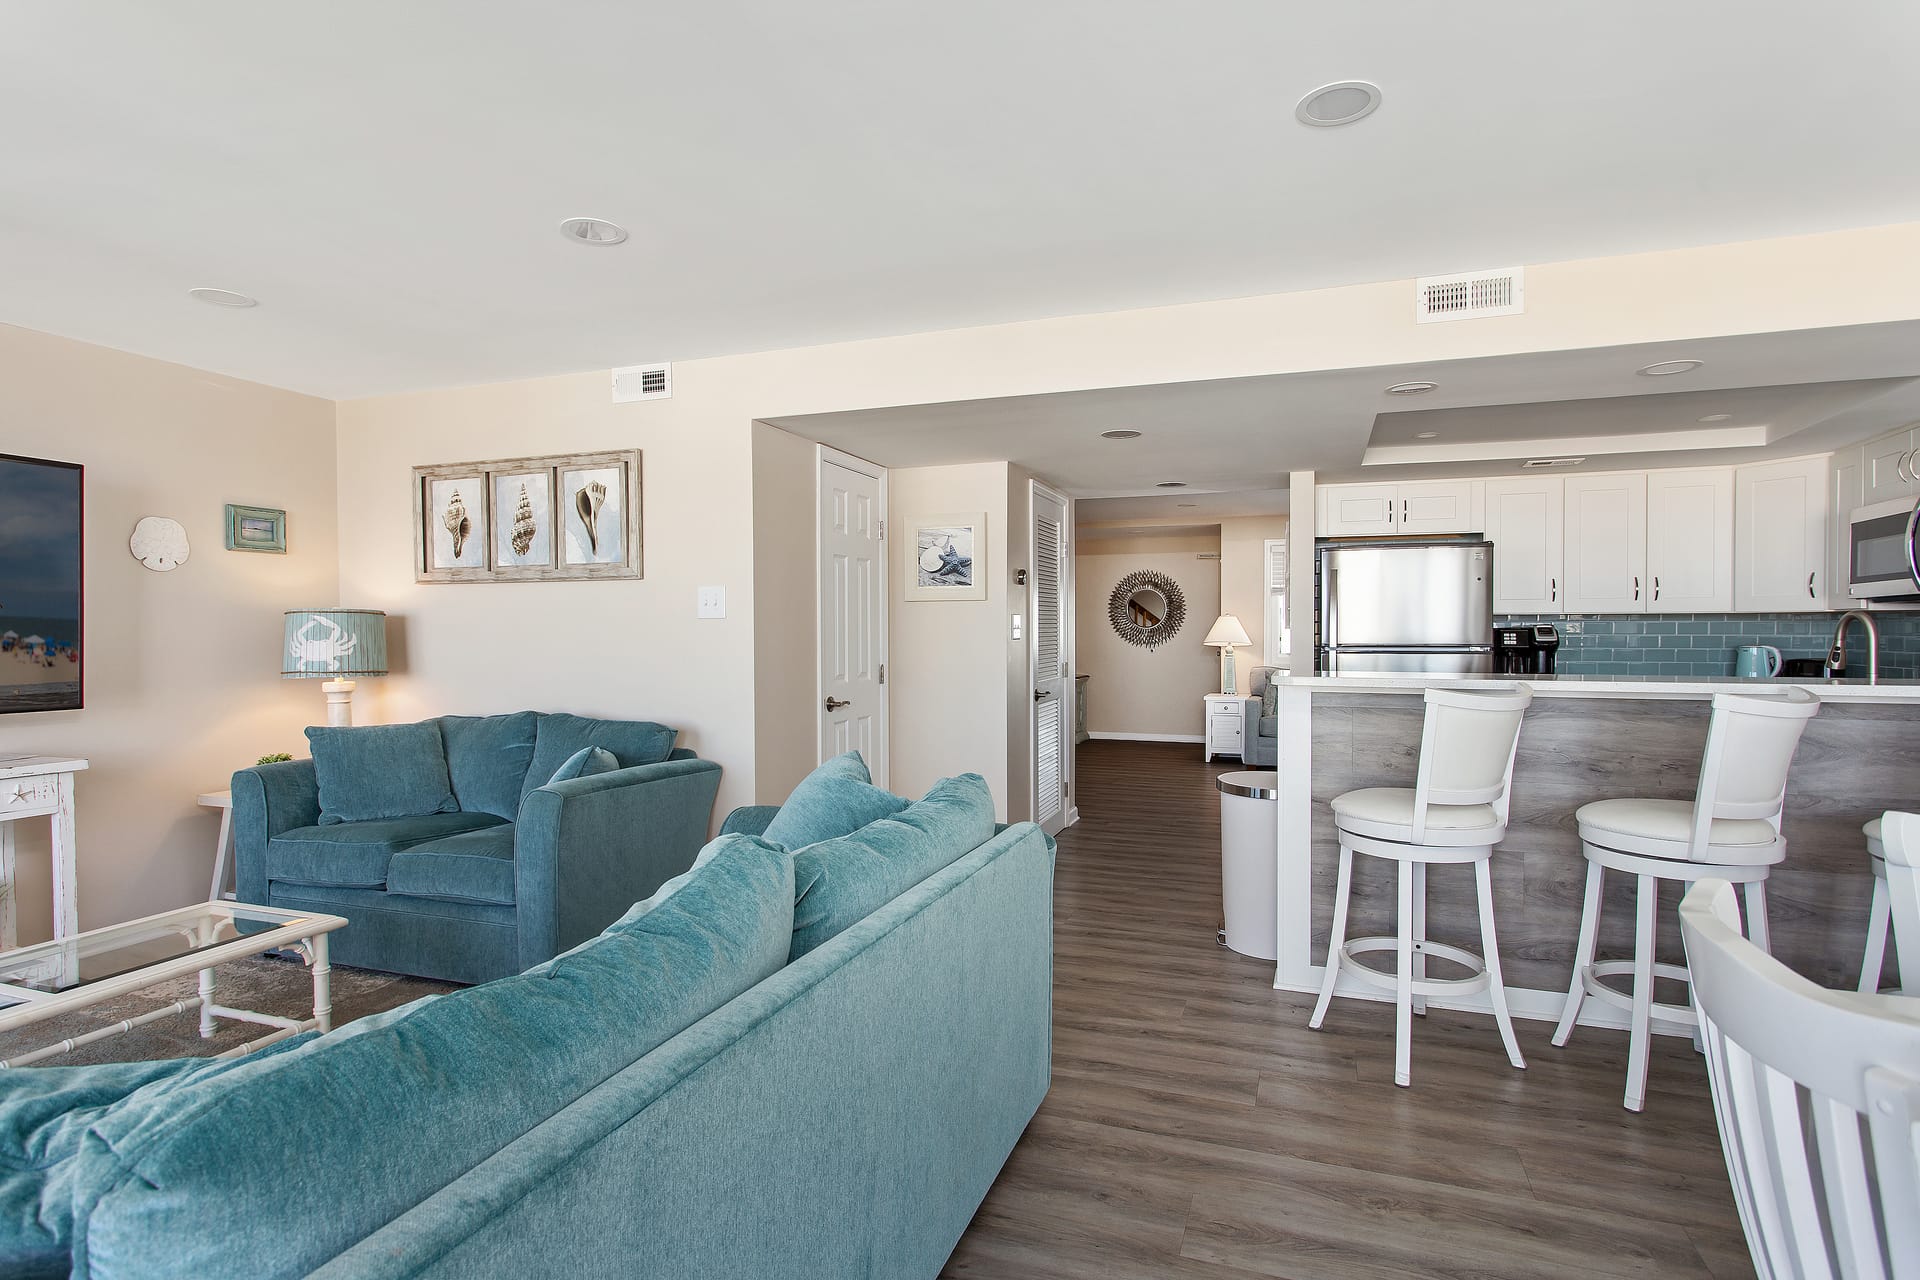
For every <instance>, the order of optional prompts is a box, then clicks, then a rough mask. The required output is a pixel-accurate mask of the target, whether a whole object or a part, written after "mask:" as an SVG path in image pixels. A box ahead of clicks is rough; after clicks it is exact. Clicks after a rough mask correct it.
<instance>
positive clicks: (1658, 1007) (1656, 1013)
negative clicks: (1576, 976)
mask: <svg viewBox="0 0 1920 1280" xmlns="http://www.w3.org/2000/svg"><path fill="white" fill-rule="evenodd" d="M1632 976H1633V961H1631V960H1602V961H1600V962H1599V963H1597V964H1590V965H1588V966H1587V967H1586V968H1585V969H1582V970H1581V971H1580V985H1581V986H1583V987H1585V988H1586V989H1587V994H1588V995H1590V996H1592V997H1594V998H1595V999H1597V1000H1604V1001H1606V1002H1607V1003H1608V1004H1610V1005H1613V1006H1614V1007H1615V1008H1618V1009H1625V1010H1627V1011H1628V1012H1632V1010H1633V996H1632V995H1631V994H1630V993H1628V992H1625V991H1621V990H1619V989H1618V988H1616V987H1610V986H1608V985H1607V984H1606V983H1604V982H1602V981H1601V979H1602V978H1619V977H1628V978H1630V977H1632ZM1653 976H1654V977H1656V978H1670V979H1672V980H1673V981H1675V982H1685V983H1687V984H1688V986H1689V989H1691V986H1692V976H1691V975H1690V974H1689V973H1688V972H1687V967H1686V966H1685V965H1680V964H1655V965H1654V966H1653ZM1650 1009H1651V1014H1652V1016H1653V1017H1655V1018H1657V1019H1659V1020H1661V1021H1663V1022H1672V1023H1678V1024H1679V1025H1681V1026H1684V1027H1694V1026H1698V1025H1699V1024H1700V1018H1699V1015H1698V1014H1696V1013H1694V1011H1693V1007H1692V1006H1691V1005H1684V1004H1662V1003H1661V1002H1660V1001H1658V1000H1655V1001H1653V1002H1652V1005H1651V1007H1650Z"/></svg>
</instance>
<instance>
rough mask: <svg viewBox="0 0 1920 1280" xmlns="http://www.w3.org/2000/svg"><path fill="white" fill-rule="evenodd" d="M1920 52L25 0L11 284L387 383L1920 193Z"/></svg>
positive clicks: (1710, 234)
mask: <svg viewBox="0 0 1920 1280" xmlns="http://www.w3.org/2000/svg"><path fill="white" fill-rule="evenodd" d="M1917 48H1920V5H1914V4H1912V3H1910V2H1909V0H1860V2H1859V3H1854V4H1848V5H1805V4H1788V3H1768V4H1759V5H1756V4H1753V3H1751V0H1693V2H1691V3H1687V4H1673V3H1671V0H1614V2H1613V3H1610V4H1607V5H1605V6H1602V7H1600V8H1597V9H1596V8H1594V7H1592V6H1580V5H1546V4H1540V3H1538V0H1479V2H1478V3H1474V4H1470V5H1461V4H1434V3H1430V0H1378V2H1377V3H1372V4H1347V5H1335V4H1325V5H1317V6H1306V5H1295V4H1274V3H1270V2H1268V0H1212V2H1208V3H1201V4H1198V5H1195V4H1184V5H1183V4H1166V3H1162V2H1160V0H1061V2H1059V3H1052V4H1044V5H1035V4H1031V3H1016V2H1015V0H976V2H975V3H972V4H967V5H924V4H877V3H873V2H872V0H815V2H814V3H809V4H792V3H788V2H786V0H761V2H759V3H746V2H743V0H715V2H711V3H704V4H674V5H669V4H632V3H613V2H611V0H575V2H574V3H572V4H569V5H565V6H552V5H535V4H527V3H508V2H507V0H406V3H400V4H396V3H392V2H391V0H335V2H333V3H328V4H326V5H321V6H313V5H288V4H260V3H257V2H256V0H199V2H197V3H195V4H193V5H191V6H180V5H170V4H154V3H151V0H90V2H89V3H85V4H76V3H69V2H66V0H13V2H12V3H9V4H8V5H7V6H6V8H5V10H4V15H3V16H0V121H3V122H4V123H0V161H3V162H0V280H4V288H0V321H4V322H8V323H12V324H18V325H25V326H28V327H30V328H35V329H41V330H45V331H49V332H53V333H61V334H67V335H71V336H74V337H78V338H83V339H87V340H89V341H93V342H99V343H104V344H106V345H109V346H114V347H120V348H124V349H128V350H133V351H139V352H144V353H147V354H151V355H156V356H161V357H164V358H167V359H171V360H177V361H181V362H183V363H186V364H190V365H195V366H199V367H203V368H208V369H214V370H218V371H221V372H224V373H230V374H236V375H239V376H243V377H249V378H254V379H258V380H260V381H263V382H268V383H273V384H276V385H281V386H287V387H293V388H297V389H300V390H305V391H312V392H316V393H319V394H323V395H328V396H334V397H349V396H357V395H365V394H371V393H376V392H383V391H393V390H402V389H413V388H421V387H431V386H444V385H454V384H466V383H475V382H487V381H499V380H504V379H510V378H518V377H525V376H531V375H539V374H548V373H557V372H565V371H577V370H584V369H593V368H606V367H609V366H613V365H621V364H630V363H636V362H641V361H647V360H654V359H687V358H691V357H696V356H705V355H716V354H723V353H732V352H741V351H752V350H763V349H770V348H778V347H789V346H797V345H804V344H811V343H819V342H827V341H835V340H841V339H849V338H858V337H867V336H876V335H883V334H895V333H906V332H918V331H926V330H935V329H942V328H949V327H955V326H963V325H974V324H983V323H991V322H996V321H1005V320H1014V319H1026V318H1033V317H1039V316H1049V315H1064V314H1077V313H1085V312H1097V311H1105V310H1114V309H1120V308H1128V307H1137V306H1144V305H1153V304H1159V303H1167V302H1175V301H1186V300H1198V299H1207V298H1220V297H1238V296H1247V295H1254V294H1263V293H1272V292H1283V291H1289V290H1296V289H1306V288H1317V287H1323V286H1329V285H1337V284H1346V283H1353V282H1359V281H1368V280H1382V279H1398V278H1404V277H1409V276H1414V275H1420V274H1429V273H1437V272H1446V271H1453V270H1461V269H1470V268H1476V267H1484V266H1502V265H1507V264H1510V263H1514V262H1522V263H1526V262H1548V261H1557V260H1564V259H1570V258H1581V257H1589V256H1597V255H1606V254H1619V253H1631V252H1637V251H1642V250H1649V249H1666V248H1677V247H1683V246H1688V245H1696V244H1703V243H1714V242H1726V241H1736V240H1746V239H1754V238H1761V237H1769V236H1781V235H1789V234H1795V233H1802V232H1809V231H1819V230H1828V229H1834V228H1839V227H1849V226H1866V225H1875V224H1884V223H1893V222H1901V221H1907V220H1911V219H1912V218H1913V217H1914V216H1915V215H1916V211H1920V166H1917V165H1915V164H1913V163H1911V162H1910V159H1911V155H1912V144H1913V140H1914V138H1915V137H1916V136H1920V95H1915V94H1913V93H1912V92H1911V91H1910V82H1911V74H1910V72H1911V66H1912V60H1913V55H1914V52H1915V50H1916V49H1917ZM1348 78H1368V79H1372V80H1375V81H1377V82H1378V83H1379V84H1380V85H1381V86H1382V87H1383V88H1384V91H1385V100H1384V105H1382V107H1381V108H1380V110H1379V111H1378V112H1377V113H1376V114H1375V115H1373V116H1372V117H1370V118H1369V119H1367V120H1365V121H1363V122H1362V123H1360V124H1358V125H1356V126H1353V127H1351V128H1346V129H1334V130H1313V129H1307V128H1304V127H1302V126H1300V125H1298V124H1297V123H1296V122H1295V121H1294V119H1293V107H1294V103H1295V101H1296V100H1297V99H1298V98H1299V97H1300V96H1301V95H1302V93H1304V92H1305V91H1307V90H1309V89H1311V88H1313V87H1315V86H1317V85H1320V84H1323V83H1326V82H1328V81H1333V80H1342V79H1348ZM577 214H588V215H594V216H599V217H604V218H611V219H613V220H615V221H618V222H621V223H623V224H625V225H626V226H627V227H628V228H629V229H630V230H631V231H632V233H633V238H632V240H631V241H630V242H628V243H627V244H626V245H623V246H619V247H617V248H610V249H594V248H585V247H581V246H578V245H571V244H568V243H566V242H565V241H563V240H562V239H561V238H560V236H559V234H558V233H557V231H556V230H555V226H556V224H557V223H558V221H559V220H560V219H561V218H563V217H567V216H570V215H577ZM203 285H205V286H216V287H221V288H227V289H234V290H239V291H241V292H244V293H248V294H252V295H254V296H256V297H258V298H259V299H260V302H261V305H260V306H259V307H258V308H257V309H254V310H250V311H222V310H217V309H215V308H211V307H207V306H205V305H203V304H198V303H194V302H192V301H190V300H188V299H187V297H186V290H187V289H189V288H191V287H194V286H203Z"/></svg>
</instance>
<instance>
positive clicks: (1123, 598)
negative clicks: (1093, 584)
mask: <svg viewBox="0 0 1920 1280" xmlns="http://www.w3.org/2000/svg"><path fill="white" fill-rule="evenodd" d="M1107 620H1108V621H1110V622H1112V623H1113V630H1114V632H1115V634H1117V635H1118V636H1119V637H1120V638H1121V639H1122V640H1125V641H1126V642H1127V643H1128V644H1137V645H1139V646H1140V647H1142V648H1144V649H1158V648H1159V647H1160V646H1161V645H1163V644H1165V643H1166V642H1167V641H1169V640H1171V639H1173V637H1174V636H1176V635H1178V634H1179V632H1180V624H1181V623H1183V622H1185V621H1186V620H1187V597H1186V595H1185V594H1184V593H1183V592H1182V591H1181V590H1180V584H1179V583H1177V582H1175V581H1174V580H1173V579H1172V578H1169V577H1168V576H1167V575H1166V574H1164V573H1159V572H1157V571H1155V570H1153V569H1141V570H1139V571H1137V572H1135V573H1130V574H1128V575H1127V576H1126V577H1124V578H1122V579H1120V581H1119V582H1118V583H1117V584H1116V585H1115V586H1114V588H1113V594H1112V595H1110V596H1108V597H1107Z"/></svg>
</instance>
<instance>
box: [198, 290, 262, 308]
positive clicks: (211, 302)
mask: <svg viewBox="0 0 1920 1280" xmlns="http://www.w3.org/2000/svg"><path fill="white" fill-rule="evenodd" d="M187 296H188V297H189V298H197V299H199V300H200V301H201V302H204V303H206V304H207V305H208V306H210V307H235V308H238V307H257V306H259V305H260V304H259V302H257V301H256V300H254V299H252V298H249V297H248V296H247V295H246V294H244V293H235V292H234V291H233V290H231V289H189V290H187Z"/></svg>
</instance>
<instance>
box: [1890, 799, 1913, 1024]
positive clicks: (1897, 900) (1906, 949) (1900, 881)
mask: <svg viewBox="0 0 1920 1280" xmlns="http://www.w3.org/2000/svg"><path fill="white" fill-rule="evenodd" d="M1880 846H1881V848H1882V849H1883V850H1884V851H1885V854H1886V860H1887V896H1888V898H1890V899H1891V900H1892V902H1893V947H1894V951H1895V952H1896V953H1898V955H1899V957H1900V990H1901V991H1902V992H1903V993H1905V994H1907V995H1910V996H1920V814H1914V813H1892V812H1889V813H1886V814H1883V815H1882V816H1881V818H1880Z"/></svg>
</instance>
